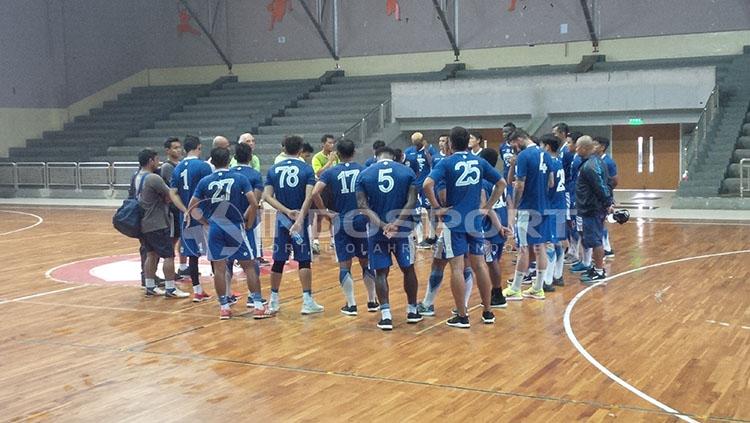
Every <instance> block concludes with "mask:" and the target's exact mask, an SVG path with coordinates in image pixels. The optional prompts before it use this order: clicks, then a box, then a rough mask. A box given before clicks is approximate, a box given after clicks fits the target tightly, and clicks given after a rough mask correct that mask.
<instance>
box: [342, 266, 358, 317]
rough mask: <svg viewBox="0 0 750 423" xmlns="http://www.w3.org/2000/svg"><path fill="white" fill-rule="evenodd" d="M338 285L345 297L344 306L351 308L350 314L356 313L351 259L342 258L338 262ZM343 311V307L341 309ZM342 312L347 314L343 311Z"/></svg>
mask: <svg viewBox="0 0 750 423" xmlns="http://www.w3.org/2000/svg"><path fill="white" fill-rule="evenodd" d="M339 285H340V286H341V292H342V293H343V294H344V297H345V298H346V306H345V308H352V307H354V309H353V313H352V315H356V314H357V311H356V310H357V309H356V307H357V301H356V299H355V298H354V279H353V278H352V261H351V260H344V261H340V262H339ZM342 312H344V309H342ZM344 314H347V313H345V312H344Z"/></svg>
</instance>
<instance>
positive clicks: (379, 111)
mask: <svg viewBox="0 0 750 423" xmlns="http://www.w3.org/2000/svg"><path fill="white" fill-rule="evenodd" d="M391 118H392V111H391V100H390V99H388V100H386V101H384V102H382V103H380V105H378V106H377V107H375V108H374V109H372V110H370V111H369V112H367V114H366V115H365V116H364V117H363V118H362V119H361V120H360V121H359V122H357V123H355V124H354V125H352V126H351V127H350V128H349V129H347V130H346V131H344V133H343V134H341V138H344V139H350V140H352V141H354V142H355V143H356V144H357V145H361V144H362V143H364V142H365V141H367V138H368V137H370V136H371V135H372V134H375V133H377V132H378V131H382V130H383V129H384V128H385V124H386V123H390V121H391Z"/></svg>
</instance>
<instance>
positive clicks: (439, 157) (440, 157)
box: [432, 151, 449, 168]
mask: <svg viewBox="0 0 750 423" xmlns="http://www.w3.org/2000/svg"><path fill="white" fill-rule="evenodd" d="M448 157H449V156H446V155H445V154H443V153H442V152H440V151H438V152H437V153H435V154H434V155H433V156H432V167H433V168H434V167H435V166H437V164H438V163H440V162H441V161H442V160H445V159H446V158H448Z"/></svg>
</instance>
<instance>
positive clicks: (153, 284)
mask: <svg viewBox="0 0 750 423" xmlns="http://www.w3.org/2000/svg"><path fill="white" fill-rule="evenodd" d="M146 288H156V282H154V280H153V279H149V278H146Z"/></svg>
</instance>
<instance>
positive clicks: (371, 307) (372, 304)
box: [367, 301, 380, 313]
mask: <svg viewBox="0 0 750 423" xmlns="http://www.w3.org/2000/svg"><path fill="white" fill-rule="evenodd" d="M378 310H380V304H378V302H377V301H368V302H367V311H368V312H369V313H375V312H376V311H378Z"/></svg>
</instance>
